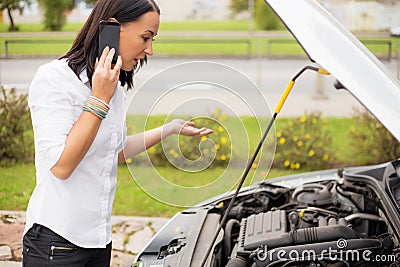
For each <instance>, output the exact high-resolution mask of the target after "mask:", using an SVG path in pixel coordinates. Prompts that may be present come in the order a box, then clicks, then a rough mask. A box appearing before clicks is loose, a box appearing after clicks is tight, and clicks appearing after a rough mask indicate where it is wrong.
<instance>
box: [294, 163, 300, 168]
mask: <svg viewBox="0 0 400 267" xmlns="http://www.w3.org/2000/svg"><path fill="white" fill-rule="evenodd" d="M294 168H295V169H296V170H298V169H300V163H298V162H297V163H296V164H294Z"/></svg>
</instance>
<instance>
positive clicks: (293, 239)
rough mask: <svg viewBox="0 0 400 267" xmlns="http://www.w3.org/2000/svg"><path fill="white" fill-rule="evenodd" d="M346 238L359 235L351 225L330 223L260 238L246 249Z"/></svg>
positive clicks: (353, 237) (247, 245)
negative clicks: (264, 238) (265, 238)
mask: <svg viewBox="0 0 400 267" xmlns="http://www.w3.org/2000/svg"><path fill="white" fill-rule="evenodd" d="M339 238H344V239H346V240H347V239H357V238H360V237H359V235H358V234H357V233H356V232H355V231H354V230H353V229H351V228H350V227H347V226H344V225H328V226H320V227H310V228H304V229H299V230H297V231H290V232H289V233H284V234H280V235H276V236H274V237H272V236H271V237H269V238H268V239H267V240H260V242H252V243H250V244H245V245H244V248H245V250H253V249H256V248H257V247H259V246H264V245H266V246H268V247H269V248H276V247H282V246H290V245H301V244H312V243H319V242H326V241H332V240H338V239H339Z"/></svg>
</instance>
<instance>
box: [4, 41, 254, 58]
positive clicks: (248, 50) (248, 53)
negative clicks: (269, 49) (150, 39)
mask: <svg viewBox="0 0 400 267" xmlns="http://www.w3.org/2000/svg"><path fill="white" fill-rule="evenodd" d="M72 41H73V40H72V39H68V40H67V39H61V40H57V39H56V40H54V39H53V40H51V39H15V40H6V41H5V42H4V50H5V58H6V59H9V58H11V55H10V45H11V44H37V43H42V44H54V43H59V44H70V43H72ZM163 43H165V44H166V43H175V44H199V43H204V44H218V43H223V44H244V45H246V47H247V48H246V56H247V57H248V58H250V57H251V55H252V47H251V40H250V39H233V38H223V39H222V38H184V39H158V40H157V44H163ZM227 56H229V55H227ZM236 56H237V55H236Z"/></svg>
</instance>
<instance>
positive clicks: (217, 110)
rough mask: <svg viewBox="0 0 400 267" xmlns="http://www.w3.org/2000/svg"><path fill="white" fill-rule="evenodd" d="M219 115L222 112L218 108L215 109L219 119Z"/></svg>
mask: <svg viewBox="0 0 400 267" xmlns="http://www.w3.org/2000/svg"><path fill="white" fill-rule="evenodd" d="M219 113H221V111H220V110H219V109H218V108H216V109H214V115H215V117H217V116H218V115H219Z"/></svg>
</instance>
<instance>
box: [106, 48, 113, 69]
mask: <svg viewBox="0 0 400 267" xmlns="http://www.w3.org/2000/svg"><path fill="white" fill-rule="evenodd" d="M114 54H115V49H114V48H111V49H110V51H109V52H108V54H107V56H106V59H105V61H104V67H105V68H107V69H111V63H112V59H113V57H114Z"/></svg>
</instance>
